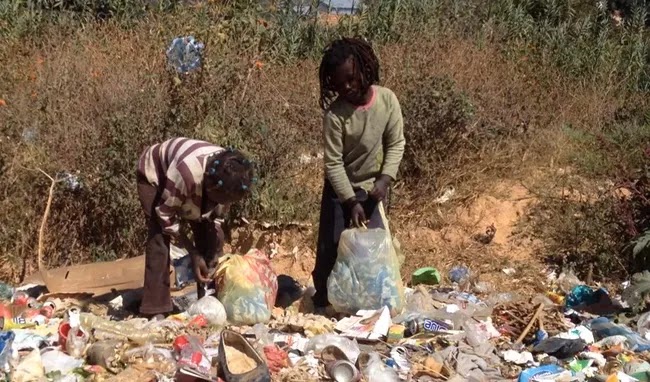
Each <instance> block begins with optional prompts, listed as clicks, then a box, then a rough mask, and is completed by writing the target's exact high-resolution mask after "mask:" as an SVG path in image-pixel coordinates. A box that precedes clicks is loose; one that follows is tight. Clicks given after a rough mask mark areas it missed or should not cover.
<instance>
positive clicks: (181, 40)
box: [167, 36, 205, 74]
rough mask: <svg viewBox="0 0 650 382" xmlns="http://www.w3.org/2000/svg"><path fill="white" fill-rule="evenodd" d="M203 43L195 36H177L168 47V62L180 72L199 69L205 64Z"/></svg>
mask: <svg viewBox="0 0 650 382" xmlns="http://www.w3.org/2000/svg"><path fill="white" fill-rule="evenodd" d="M204 48H205V46H204V45H203V43H201V42H198V41H196V40H195V39H194V36H186V37H177V38H175V39H174V40H173V41H172V43H171V45H170V46H169V49H167V62H168V63H169V66H171V67H172V68H174V70H176V72H178V73H180V74H187V73H190V72H193V71H195V70H198V69H200V68H201V65H202V64H203V49H204Z"/></svg>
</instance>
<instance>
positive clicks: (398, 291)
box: [327, 205, 405, 316]
mask: <svg viewBox="0 0 650 382" xmlns="http://www.w3.org/2000/svg"><path fill="white" fill-rule="evenodd" d="M379 208H380V212H381V215H382V219H383V221H384V227H386V229H381V228H373V229H367V228H353V229H348V230H345V231H343V233H342V234H341V239H340V241H339V248H338V256H337V258H336V263H335V264H334V269H333V270H332V273H331V274H330V276H329V278H328V280H327V295H328V298H329V301H330V303H331V304H332V306H333V307H334V309H336V310H337V311H338V312H341V313H348V314H354V313H356V312H357V311H358V310H361V309H380V308H382V307H384V306H387V307H388V308H389V309H390V311H391V314H392V315H393V316H394V315H397V314H399V313H400V312H401V311H402V309H403V308H404V302H405V298H404V284H403V283H402V278H401V275H400V260H399V258H398V254H397V250H396V247H395V245H394V244H393V240H392V237H391V234H390V229H389V228H388V222H387V220H386V216H385V214H384V210H383V205H380V206H379Z"/></svg>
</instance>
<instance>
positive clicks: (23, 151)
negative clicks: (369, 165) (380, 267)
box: [0, 20, 629, 283]
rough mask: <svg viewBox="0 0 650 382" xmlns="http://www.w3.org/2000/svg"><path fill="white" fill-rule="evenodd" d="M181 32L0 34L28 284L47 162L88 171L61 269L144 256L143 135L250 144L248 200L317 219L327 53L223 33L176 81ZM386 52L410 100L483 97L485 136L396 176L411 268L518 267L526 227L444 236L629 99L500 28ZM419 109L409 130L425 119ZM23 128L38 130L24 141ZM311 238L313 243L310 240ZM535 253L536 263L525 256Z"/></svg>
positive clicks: (287, 215) (52, 241) (4, 117)
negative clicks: (528, 51)
mask: <svg viewBox="0 0 650 382" xmlns="http://www.w3.org/2000/svg"><path fill="white" fill-rule="evenodd" d="M212 27H214V28H215V29H217V30H221V29H220V27H217V26H212ZM170 30H171V28H170V27H169V26H168V25H165V24H164V23H163V22H162V21H159V20H150V21H149V22H142V23H139V24H136V25H135V26H132V27H130V28H123V27H120V26H118V25H116V24H114V23H110V22H109V23H106V24H94V23H93V24H89V25H87V26H86V27H85V28H84V29H78V30H74V31H69V30H59V29H57V28H55V27H52V29H51V30H48V31H47V32H46V33H44V34H43V35H42V38H41V39H39V40H38V43H35V42H34V41H32V40H30V39H29V38H15V39H11V40H9V41H8V42H7V44H3V45H0V59H1V60H2V62H3V63H5V65H4V67H3V72H2V74H0V98H2V99H3V100H5V101H6V106H0V131H2V137H1V140H0V147H1V149H0V152H1V154H0V168H2V170H1V171H0V179H2V183H1V185H0V192H2V194H3V198H1V200H0V216H2V224H0V225H1V227H0V258H3V259H5V264H3V266H1V267H0V279H3V280H5V279H6V280H11V281H14V282H15V281H18V280H19V279H21V278H22V277H23V276H24V275H25V274H26V273H27V274H28V273H30V271H31V270H33V269H34V267H35V261H36V256H35V254H36V239H37V235H36V233H37V229H38V224H39V222H40V216H41V214H42V212H43V208H44V205H45V199H46V197H47V188H48V186H49V180H48V179H47V178H45V177H44V176H42V175H40V174H39V172H38V171H36V169H38V168H42V169H43V170H45V171H46V172H48V173H50V174H56V173H58V172H60V171H69V172H77V171H78V173H79V175H80V176H81V178H82V179H83V182H84V189H83V190H82V191H81V192H76V193H75V192H69V191H66V190H65V189H63V188H60V189H58V190H57V192H56V194H55V198H54V204H53V213H52V216H51V219H50V224H49V226H48V229H47V236H46V264H47V265H48V266H57V265H63V264H72V263H80V262H85V261H96V260H106V259H114V258H120V257H127V256H133V255H136V254H138V253H140V252H141V251H142V248H141V247H142V246H141V244H142V240H143V235H144V227H143V224H141V213H140V210H139V205H138V202H137V200H136V196H135V187H134V177H133V168H134V166H135V161H136V159H137V157H138V155H139V153H140V151H141V150H142V148H143V147H145V146H146V145H148V144H150V143H152V142H156V141H159V140H160V139H162V137H163V136H165V135H169V134H173V133H175V132H181V133H183V134H186V135H192V136H195V137H199V138H205V139H210V140H212V141H214V142H217V143H220V144H233V145H236V146H239V147H243V148H244V149H245V150H247V151H249V152H250V153H251V154H252V155H253V156H254V157H255V158H256V159H257V160H258V161H259V163H260V166H261V171H262V174H261V175H262V177H263V179H264V181H263V183H262V185H261V186H260V188H259V193H258V195H257V196H256V199H255V200H254V201H253V202H251V203H249V205H248V206H247V208H248V209H246V210H245V213H248V214H251V215H252V216H253V217H255V218H258V219H265V220H273V221H276V220H277V221H293V220H306V221H312V222H313V221H315V218H316V216H317V213H318V211H317V210H318V199H319V197H320V195H319V193H320V187H321V182H322V172H321V171H320V164H318V163H315V164H311V165H307V166H305V165H301V164H300V163H299V157H300V155H301V154H317V153H318V152H320V150H321V148H320V134H321V132H320V128H321V127H320V115H321V113H320V111H319V109H318V107H317V98H318V83H317V64H318V63H317V62H316V61H314V60H312V59H304V60H293V61H291V62H290V63H289V64H285V65H279V64H275V63H274V62H266V61H264V59H263V58H260V57H259V54H256V53H255V52H252V51H248V50H246V51H240V50H239V47H238V46H237V45H234V43H233V42H232V41H230V40H227V39H226V40H223V39H219V38H216V37H214V34H212V33H210V34H209V36H210V37H209V38H210V39H211V40H210V41H211V42H212V44H211V45H209V46H208V50H207V52H206V55H207V56H206V62H207V68H206V70H205V71H204V72H203V74H202V75H201V76H198V77H195V78H192V79H190V80H188V81H184V82H183V84H181V85H179V86H178V87H177V88H175V89H174V88H173V85H172V84H173V81H172V79H171V78H170V76H169V74H168V72H167V71H166V69H165V66H164V50H163V47H165V46H166V44H167V43H168V42H169V41H170V39H171V38H172V37H174V36H173V35H172V34H171V32H170ZM379 55H380V59H381V64H382V77H383V83H384V84H385V85H386V86H388V87H390V88H391V89H393V90H394V91H395V92H396V93H397V94H398V96H402V97H401V98H400V99H401V102H402V103H403V104H408V102H409V99H405V98H404V97H403V95H404V94H409V92H411V93H413V92H417V91H418V90H419V89H421V88H422V87H424V86H427V84H428V83H427V82H426V79H427V78H430V77H432V76H436V77H446V78H450V79H451V80H452V81H453V83H454V84H455V86H456V88H457V89H458V91H459V92H462V93H464V94H465V95H466V96H467V98H468V99H469V101H470V102H471V103H472V105H473V106H474V109H475V115H474V116H473V119H472V124H471V126H470V128H471V129H472V131H473V132H475V133H476V134H474V135H472V134H470V135H468V136H467V137H466V138H465V140H464V141H463V142H462V145H461V146H459V148H458V149H457V150H452V151H451V152H449V153H448V155H445V156H444V157H443V158H441V159H440V160H439V163H438V164H437V166H436V169H435V174H436V176H435V178H433V179H405V181H404V182H401V183H400V184H398V187H397V192H396V195H397V197H396V204H395V208H394V210H393V212H392V216H391V218H392V220H393V222H394V225H395V226H396V227H397V232H398V233H399V234H400V235H401V236H402V237H403V238H404V239H403V240H402V244H403V246H404V248H405V251H406V252H407V253H408V255H407V256H408V257H409V258H413V259H414V261H412V262H409V263H408V264H407V266H406V270H405V272H411V271H412V270H413V269H415V267H418V266H423V265H432V264H433V265H436V266H439V267H440V268H441V269H446V268H448V267H449V266H451V265H453V264H456V263H463V262H464V263H468V264H470V265H472V266H474V267H476V268H477V269H480V270H481V272H494V271H496V272H497V273H498V272H499V271H500V269H501V268H503V267H506V266H512V265H513V260H512V256H510V255H512V254H513V252H512V251H514V250H515V244H514V243H515V239H517V238H508V239H507V243H502V244H504V245H503V246H481V245H476V244H475V243H473V242H472V241H471V240H468V237H466V236H467V235H470V234H471V233H475V231H476V230H477V229H479V230H480V229H483V228H484V227H476V226H466V227H465V226H462V227H460V228H461V229H460V230H459V231H460V232H461V233H459V234H458V235H459V236H460V237H459V238H457V240H452V242H451V243H443V242H444V240H443V241H440V240H438V239H435V240H433V239H431V237H434V238H437V237H439V236H440V234H441V232H442V231H443V230H445V229H447V230H448V229H450V228H458V227H459V226H461V225H462V222H461V221H460V220H459V218H458V217H459V216H461V215H462V211H464V210H466V209H468V208H471V206H472V205H474V204H475V202H476V201H477V200H479V199H480V197H481V196H485V195H487V194H494V193H495V191H494V186H495V185H499V184H503V183H508V184H510V183H512V184H525V185H528V186H530V187H532V188H533V189H536V190H538V189H544V188H545V187H548V186H549V184H552V183H553V181H554V177H555V174H556V170H557V168H564V167H566V166H567V165H569V164H571V163H572V162H571V161H572V160H573V158H574V154H575V153H576V152H580V150H583V149H584V147H581V146H580V145H577V144H576V142H575V141H574V140H572V139H571V138H570V137H568V136H567V134H566V133H565V132H564V130H563V127H564V126H567V125H570V126H572V127H573V128H575V129H577V130H580V131H586V132H592V133H599V132H600V131H602V130H603V129H604V128H605V127H606V126H607V125H608V123H609V122H610V121H611V120H612V118H613V116H614V114H615V112H616V111H617V110H618V109H619V108H620V107H621V106H623V104H624V103H625V102H627V101H628V100H629V99H628V98H626V97H623V96H621V94H620V86H619V84H618V83H617V81H615V79H612V80H608V81H603V82H601V83H593V82H587V83H583V82H579V81H575V80H572V79H569V78H568V77H567V76H565V75H564V74H563V73H562V72H559V71H557V70H556V69H554V68H550V67H539V66H538V65H537V64H536V63H534V62H532V61H530V60H528V58H527V57H526V56H522V57H519V58H514V59H513V58H512V57H506V56H505V55H504V54H503V49H502V44H501V43H499V42H497V41H490V40H487V41H482V42H481V44H479V43H478V41H476V40H474V39H472V38H463V37H458V36H457V35H455V34H448V35H445V34H441V35H436V36H435V38H433V37H432V38H429V39H427V38H423V37H422V36H421V35H418V36H417V37H413V38H410V37H409V35H404V36H402V38H401V40H400V41H399V42H397V43H390V44H387V45H385V46H382V47H380V48H379ZM260 59H261V62H262V65H256V64H255V62H256V61H257V60H260ZM172 89H174V90H172ZM405 118H406V122H407V128H408V124H409V123H412V121H409V116H408V115H406V116H405ZM25 133H28V134H29V133H35V134H37V136H36V139H35V140H34V141H33V142H26V140H25V138H24V136H25ZM448 185H452V186H454V187H455V188H456V190H457V198H456V199H454V200H453V201H452V202H450V203H449V204H447V205H443V206H436V205H434V204H433V202H432V199H433V197H434V196H438V195H437V194H436V193H437V192H439V190H440V189H442V188H443V187H445V186H448ZM533 191H535V190H533ZM459 209H460V210H459ZM459 211H460V212H459ZM486 219H487V220H489V219H490V217H489V216H488V217H487V218H486ZM420 234H421V236H422V237H420ZM515 236H516V235H515ZM305 245H306V246H313V243H311V242H310V241H309V240H307V239H305ZM524 245H530V246H531V247H530V248H536V247H535V246H534V245H531V244H524ZM529 252H531V253H528V254H527V255H526V256H524V257H522V258H519V259H517V260H516V261H515V262H514V265H515V266H516V267H520V268H521V269H522V270H523V269H529V270H530V269H532V270H534V271H535V272H536V271H537V270H539V268H540V267H541V263H540V262H539V258H536V257H535V255H534V254H533V253H532V252H533V251H532V250H531V251H529ZM486 258H487V259H489V260H490V261H485V260H486ZM531 261H533V262H534V264H537V265H536V266H533V267H527V266H528V265H530V263H531ZM407 274H408V273H407ZM503 279H504V277H501V278H497V280H498V282H499V283H501V282H503Z"/></svg>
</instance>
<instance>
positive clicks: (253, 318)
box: [215, 249, 278, 325]
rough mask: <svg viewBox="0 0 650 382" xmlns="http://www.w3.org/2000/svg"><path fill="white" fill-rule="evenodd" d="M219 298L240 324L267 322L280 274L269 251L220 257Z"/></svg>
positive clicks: (231, 319) (254, 251)
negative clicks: (271, 261) (276, 272)
mask: <svg viewBox="0 0 650 382" xmlns="http://www.w3.org/2000/svg"><path fill="white" fill-rule="evenodd" d="M215 283H216V285H217V290H218V291H219V292H218V295H217V298H218V299H219V301H221V303H222V304H223V306H224V307H225V308H226V314H227V316H228V321H229V322H230V323H233V324H238V325H255V324H258V323H266V322H268V321H269V320H270V319H271V310H272V309H273V306H274V305H275V298H276V296H277V294H278V277H277V275H276V274H275V272H274V271H273V268H271V263H270V262H269V259H268V258H267V257H266V255H265V254H264V253H263V252H261V251H260V250H257V249H252V250H250V251H248V253H247V254H245V255H243V256H240V255H228V256H225V257H223V258H221V259H220V260H219V266H218V268H217V271H216V275H215Z"/></svg>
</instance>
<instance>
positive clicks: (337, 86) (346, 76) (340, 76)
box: [332, 56, 365, 105]
mask: <svg viewBox="0 0 650 382" xmlns="http://www.w3.org/2000/svg"><path fill="white" fill-rule="evenodd" d="M354 66H355V62H354V58H352V56H350V57H348V59H347V60H345V62H344V63H343V64H341V65H339V66H338V67H337V68H336V70H335V71H334V76H332V85H333V87H334V91H335V92H336V93H337V94H338V95H339V97H341V98H342V99H344V100H345V101H347V102H349V103H351V104H353V105H363V104H364V103H365V94H363V93H362V91H361V82H360V81H359V78H357V76H356V71H355V67H354Z"/></svg>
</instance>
